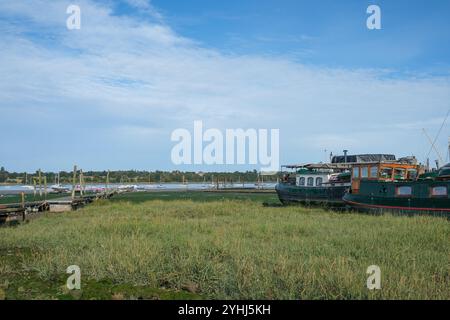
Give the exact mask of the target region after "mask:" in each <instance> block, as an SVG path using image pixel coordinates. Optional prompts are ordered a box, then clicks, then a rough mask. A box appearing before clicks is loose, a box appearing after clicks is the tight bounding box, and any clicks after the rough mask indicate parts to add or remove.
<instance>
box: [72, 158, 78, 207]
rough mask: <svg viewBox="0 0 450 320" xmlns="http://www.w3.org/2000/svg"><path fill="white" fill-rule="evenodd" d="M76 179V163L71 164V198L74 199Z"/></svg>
mask: <svg viewBox="0 0 450 320" xmlns="http://www.w3.org/2000/svg"><path fill="white" fill-rule="evenodd" d="M76 181H77V165H74V166H73V177H72V200H73V199H75V183H76Z"/></svg>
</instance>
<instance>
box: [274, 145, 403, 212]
mask: <svg viewBox="0 0 450 320" xmlns="http://www.w3.org/2000/svg"><path fill="white" fill-rule="evenodd" d="M382 160H395V156H394V155H387V154H362V155H347V154H346V152H345V154H344V156H334V157H332V159H331V162H330V163H315V164H303V165H287V166H282V171H283V168H286V169H289V170H293V171H294V172H290V173H286V174H284V175H283V179H282V181H280V183H278V184H277V185H276V186H275V190H276V192H277V194H278V198H279V199H280V201H281V202H282V203H283V204H289V203H300V204H312V205H324V206H333V207H336V206H344V205H345V203H344V201H343V200H342V197H343V196H344V194H345V192H346V191H347V190H348V189H349V188H350V186H351V183H350V182H351V181H350V177H351V173H350V169H351V168H352V166H353V164H355V163H365V162H368V161H382Z"/></svg>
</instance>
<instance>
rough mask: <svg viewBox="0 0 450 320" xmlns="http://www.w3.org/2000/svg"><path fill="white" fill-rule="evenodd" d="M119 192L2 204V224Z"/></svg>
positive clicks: (0, 220)
mask: <svg viewBox="0 0 450 320" xmlns="http://www.w3.org/2000/svg"><path fill="white" fill-rule="evenodd" d="M118 193H119V191H117V190H113V191H108V192H102V193H94V194H87V195H83V196H77V197H74V198H72V197H71V196H66V197H61V198H55V199H50V200H42V201H31V202H23V203H10V204H0V224H1V223H5V222H12V221H24V220H26V219H27V218H28V217H31V216H32V215H37V214H39V213H42V212H45V211H49V212H65V211H71V210H75V209H78V208H80V207H82V206H84V205H86V204H89V203H91V202H93V201H96V200H99V199H109V198H111V197H112V196H114V195H115V194H118Z"/></svg>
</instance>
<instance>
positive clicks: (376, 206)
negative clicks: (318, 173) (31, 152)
mask: <svg viewBox="0 0 450 320" xmlns="http://www.w3.org/2000/svg"><path fill="white" fill-rule="evenodd" d="M344 202H347V203H350V204H354V205H356V206H360V207H368V208H382V209H400V210H417V211H449V212H450V208H416V207H396V206H382V205H376V204H365V203H359V202H354V201H350V200H345V199H344Z"/></svg>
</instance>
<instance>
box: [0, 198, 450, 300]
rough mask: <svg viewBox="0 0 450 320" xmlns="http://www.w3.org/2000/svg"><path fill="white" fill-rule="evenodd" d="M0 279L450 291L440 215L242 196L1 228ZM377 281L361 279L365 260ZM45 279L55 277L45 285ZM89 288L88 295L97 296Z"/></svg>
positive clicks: (118, 207)
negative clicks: (74, 272) (342, 209)
mask: <svg viewBox="0 0 450 320" xmlns="http://www.w3.org/2000/svg"><path fill="white" fill-rule="evenodd" d="M0 237H1V239H2V242H1V243H0V250H2V252H5V251H8V250H9V251H11V252H27V253H26V254H17V255H18V256H17V259H15V260H14V261H16V262H14V263H15V265H14V264H13V262H11V261H12V260H8V259H2V261H1V262H0V279H5V278H6V279H7V278H8V275H10V272H11V270H14V269H16V270H17V266H18V265H20V268H22V270H32V272H33V273H35V274H36V276H37V277H38V278H39V279H43V280H45V281H48V283H49V285H50V286H56V287H57V286H61V285H63V283H59V284H58V283H56V282H55V281H54V280H52V279H60V278H61V276H64V275H65V269H66V268H67V266H69V265H72V264H76V265H79V266H80V267H81V270H82V281H97V282H100V281H110V282H112V283H115V284H129V285H133V286H145V287H149V288H161V287H164V288H169V289H171V290H189V291H191V292H195V293H196V294H199V295H201V296H202V297H205V298H225V299H450V293H449V290H448V288H449V286H450V274H449V257H450V227H449V223H448V221H447V220H446V219H445V218H437V217H425V216H417V217H399V216H391V215H384V216H369V215H362V214H356V213H336V212H328V211H324V210H321V209H312V208H302V207H264V206H262V205H261V203H259V202H255V201H245V200H214V201H209V202H201V201H197V202H194V201H190V200H172V201H161V200H152V201H146V202H136V203H131V202H124V201H119V202H105V201H100V202H98V203H96V204H94V205H91V206H88V207H86V208H84V209H81V210H79V211H76V212H68V213H64V214H46V215H45V216H44V217H42V218H40V219H37V220H34V221H32V222H31V223H29V224H26V225H21V226H19V227H16V228H0ZM373 264H375V265H378V266H380V268H381V272H382V273H381V278H382V289H381V290H375V291H370V290H368V289H367V287H366V279H367V277H368V275H367V274H366V269H367V267H368V266H369V265H373ZM52 281H53V282H52ZM94 295H95V294H94Z"/></svg>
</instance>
